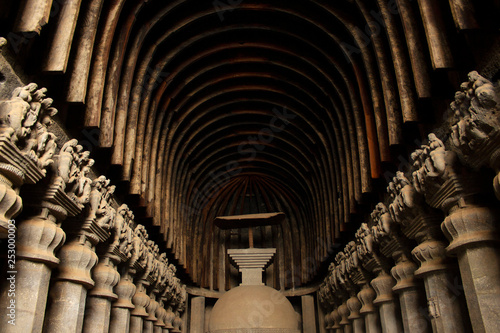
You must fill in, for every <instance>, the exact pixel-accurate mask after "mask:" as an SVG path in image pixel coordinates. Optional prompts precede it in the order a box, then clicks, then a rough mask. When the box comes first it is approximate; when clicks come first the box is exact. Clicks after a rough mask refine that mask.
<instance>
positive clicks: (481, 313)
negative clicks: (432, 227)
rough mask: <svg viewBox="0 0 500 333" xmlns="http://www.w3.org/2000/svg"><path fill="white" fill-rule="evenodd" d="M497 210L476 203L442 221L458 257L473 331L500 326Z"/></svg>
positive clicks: (456, 211) (499, 259)
mask: <svg viewBox="0 0 500 333" xmlns="http://www.w3.org/2000/svg"><path fill="white" fill-rule="evenodd" d="M498 220H499V214H498V211H496V210H494V209H491V208H488V207H480V206H475V205H467V204H465V205H463V206H462V207H457V209H455V210H452V211H451V212H450V214H449V215H448V216H447V217H446V219H445V220H444V222H443V224H442V228H443V231H444V233H445V235H446V237H447V238H448V239H449V240H450V245H449V246H448V248H447V251H448V252H449V253H452V254H455V255H457V257H458V263H459V267H460V273H461V276H462V282H463V285H464V292H465V297H466V299H467V305H468V309H469V314H470V319H471V323H472V327H473V328H474V331H477V332H495V331H497V330H498V327H499V326H500V317H499V316H498V311H497V309H499V308H500V253H499V242H500V236H499V233H498V227H497V223H498Z"/></svg>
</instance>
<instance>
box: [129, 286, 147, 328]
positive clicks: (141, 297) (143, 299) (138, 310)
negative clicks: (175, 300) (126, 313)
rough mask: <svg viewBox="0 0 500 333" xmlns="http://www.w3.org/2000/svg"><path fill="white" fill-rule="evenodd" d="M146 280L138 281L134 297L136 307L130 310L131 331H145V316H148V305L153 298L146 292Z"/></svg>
mask: <svg viewBox="0 0 500 333" xmlns="http://www.w3.org/2000/svg"><path fill="white" fill-rule="evenodd" d="M145 283H146V281H140V282H138V284H137V286H136V290H135V294H134V296H133V297H132V303H133V304H134V309H133V310H132V311H131V312H130V332H134V333H135V332H137V333H142V332H143V326H144V318H146V317H147V316H148V313H147V312H146V307H147V306H148V305H149V303H150V302H151V299H150V298H149V296H148V295H147V294H146V286H145V285H144V284H145Z"/></svg>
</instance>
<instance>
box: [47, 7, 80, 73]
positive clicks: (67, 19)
mask: <svg viewBox="0 0 500 333" xmlns="http://www.w3.org/2000/svg"><path fill="white" fill-rule="evenodd" d="M81 1H82V0H66V1H64V3H63V4H62V5H61V10H60V13H59V16H58V19H57V23H56V25H55V26H56V31H55V33H54V36H53V37H52V38H51V39H50V42H49V47H48V50H49V51H48V52H47V54H46V56H45V61H44V63H43V65H42V70H43V71H45V72H56V73H64V72H66V67H67V66H68V59H69V52H70V50H71V44H72V42H73V36H74V32H75V28H76V22H77V20H78V13H79V12H80V4H81Z"/></svg>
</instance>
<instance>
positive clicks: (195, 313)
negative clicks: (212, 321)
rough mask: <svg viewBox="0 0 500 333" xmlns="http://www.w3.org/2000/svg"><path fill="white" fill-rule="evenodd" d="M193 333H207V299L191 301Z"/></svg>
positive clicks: (194, 298) (199, 298) (191, 329)
mask: <svg viewBox="0 0 500 333" xmlns="http://www.w3.org/2000/svg"><path fill="white" fill-rule="evenodd" d="M189 327H190V331H191V333H204V332H205V297H193V299H192V300H191V325H190V326H189Z"/></svg>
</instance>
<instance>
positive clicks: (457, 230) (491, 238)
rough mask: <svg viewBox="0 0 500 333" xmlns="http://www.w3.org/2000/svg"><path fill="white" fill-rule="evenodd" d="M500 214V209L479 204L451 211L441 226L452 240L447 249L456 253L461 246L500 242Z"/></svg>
mask: <svg viewBox="0 0 500 333" xmlns="http://www.w3.org/2000/svg"><path fill="white" fill-rule="evenodd" d="M498 216H499V214H498V211H496V210H493V209H491V208H488V207H478V206H466V207H464V208H461V209H457V210H455V211H453V212H451V214H450V215H448V216H447V217H446V218H445V220H444V222H443V224H442V226H441V227H442V229H443V232H444V234H445V236H446V238H448V240H449V241H450V245H449V246H448V248H447V251H449V252H450V253H456V252H457V251H459V250H460V248H462V247H464V246H466V247H469V246H473V245H474V244H482V245H485V244H486V243H490V244H492V243H496V244H498V242H499V241H500V238H499V234H498V227H497V225H496V222H497V221H498Z"/></svg>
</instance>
